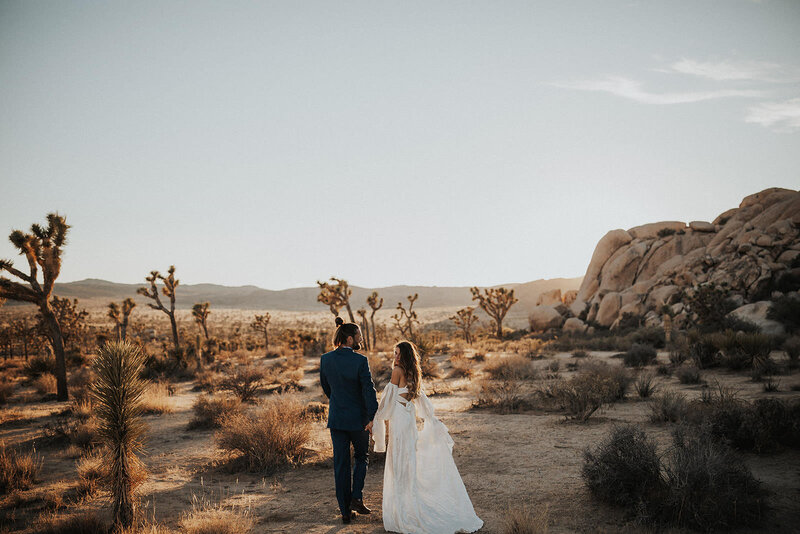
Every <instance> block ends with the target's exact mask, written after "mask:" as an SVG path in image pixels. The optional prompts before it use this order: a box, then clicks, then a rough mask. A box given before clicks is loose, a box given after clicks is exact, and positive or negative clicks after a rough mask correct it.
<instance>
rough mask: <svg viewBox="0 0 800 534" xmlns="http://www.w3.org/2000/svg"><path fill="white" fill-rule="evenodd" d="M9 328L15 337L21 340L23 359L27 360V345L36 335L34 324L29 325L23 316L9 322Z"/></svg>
mask: <svg viewBox="0 0 800 534" xmlns="http://www.w3.org/2000/svg"><path fill="white" fill-rule="evenodd" d="M11 330H12V332H14V335H15V336H16V338H17V339H19V340H20V341H22V353H23V355H24V356H25V360H27V359H28V347H29V346H30V345H31V342H32V341H33V339H34V337H36V335H37V329H36V326H31V325H29V324H28V319H27V318H26V317H23V318H22V319H17V320H16V321H12V322H11Z"/></svg>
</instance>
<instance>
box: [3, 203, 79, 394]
mask: <svg viewBox="0 0 800 534" xmlns="http://www.w3.org/2000/svg"><path fill="white" fill-rule="evenodd" d="M68 230H69V225H67V222H66V219H65V218H64V217H63V216H61V215H58V214H57V213H49V214H48V215H47V228H42V227H41V226H39V225H38V224H34V225H32V226H31V233H29V234H26V233H23V232H21V231H20V230H14V231H13V232H11V235H10V236H9V239H10V240H11V243H13V244H14V246H15V247H17V249H18V250H19V252H20V254H24V255H25V259H27V260H28V267H29V268H30V273H29V274H26V273H24V272H22V271H19V270H17V269H15V268H14V264H13V262H11V261H10V260H0V272H2V271H6V272H8V273H9V274H11V275H13V276H15V277H17V278H19V279H20V280H22V281H23V282H26V283H27V284H28V286H29V287H28V286H25V285H24V284H22V283H20V282H14V281H11V280H9V279H7V278H5V277H3V276H0V298H4V299H11V300H17V301H22V302H30V303H33V304H36V305H37V306H39V311H40V313H41V314H42V318H43V319H44V323H45V325H46V326H47V337H48V338H49V340H50V345H51V346H52V348H53V353H54V354H55V357H56V386H57V399H58V400H59V401H66V400H69V393H68V392H67V364H66V359H65V357H64V340H63V339H62V337H61V327H60V325H59V324H58V319H57V318H56V315H55V313H54V312H53V308H52V305H51V303H50V297H51V296H52V293H53V284H55V281H56V278H58V274H59V272H60V271H61V249H62V247H63V246H64V245H65V244H66V242H67V231H68ZM40 268H41V269H42V282H41V283H40V282H39V280H38V275H39V269H40Z"/></svg>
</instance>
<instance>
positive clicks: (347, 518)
mask: <svg viewBox="0 0 800 534" xmlns="http://www.w3.org/2000/svg"><path fill="white" fill-rule="evenodd" d="M351 517H352V516H351V514H350V513H347V514H345V515H343V516H342V523H344V524H345V525H349V524H350V521H351Z"/></svg>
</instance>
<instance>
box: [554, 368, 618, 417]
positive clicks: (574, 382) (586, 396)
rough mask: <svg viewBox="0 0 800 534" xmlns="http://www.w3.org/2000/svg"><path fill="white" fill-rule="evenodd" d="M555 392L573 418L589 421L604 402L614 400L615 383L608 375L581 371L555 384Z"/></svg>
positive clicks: (608, 402)
mask: <svg viewBox="0 0 800 534" xmlns="http://www.w3.org/2000/svg"><path fill="white" fill-rule="evenodd" d="M553 393H554V395H555V397H556V399H557V400H558V401H559V403H560V404H561V407H562V408H564V409H565V410H566V411H567V414H568V415H569V416H570V417H571V418H572V419H576V420H579V421H588V420H589V418H590V417H591V416H592V414H594V413H595V412H596V411H597V410H599V409H600V408H601V407H602V406H603V405H604V404H611V403H613V402H614V383H613V381H612V380H611V379H610V378H609V377H607V376H602V375H599V374H595V373H581V374H578V375H577V376H574V377H573V378H571V379H570V380H564V381H561V382H559V383H557V384H555V385H554V386H553Z"/></svg>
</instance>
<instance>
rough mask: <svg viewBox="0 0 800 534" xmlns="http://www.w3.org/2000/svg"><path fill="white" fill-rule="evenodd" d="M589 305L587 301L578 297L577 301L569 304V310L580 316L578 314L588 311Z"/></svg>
mask: <svg viewBox="0 0 800 534" xmlns="http://www.w3.org/2000/svg"><path fill="white" fill-rule="evenodd" d="M588 306H589V305H588V304H587V303H586V302H584V301H582V300H580V299H578V298H576V299H575V302H573V303H572V304H570V305H569V311H571V312H572V315H574V316H575V317H578V316H580V314H582V313H583V312H585V311H586V308H587V307H588Z"/></svg>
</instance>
